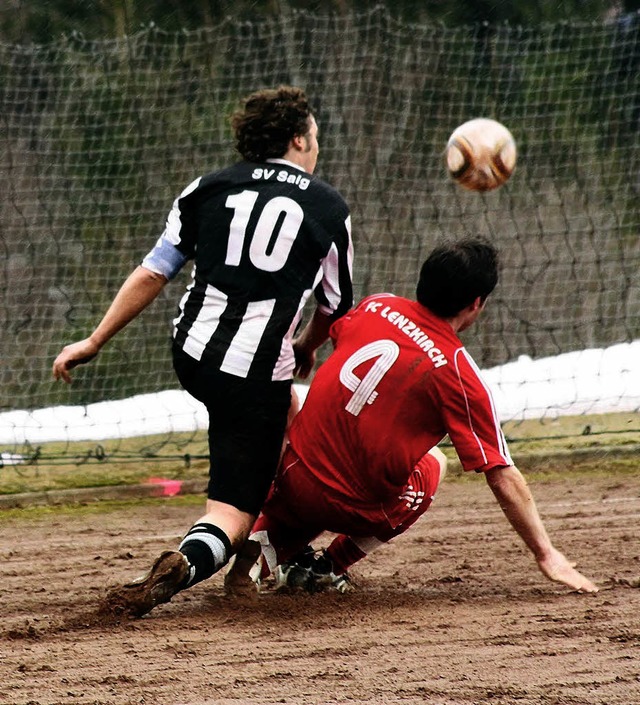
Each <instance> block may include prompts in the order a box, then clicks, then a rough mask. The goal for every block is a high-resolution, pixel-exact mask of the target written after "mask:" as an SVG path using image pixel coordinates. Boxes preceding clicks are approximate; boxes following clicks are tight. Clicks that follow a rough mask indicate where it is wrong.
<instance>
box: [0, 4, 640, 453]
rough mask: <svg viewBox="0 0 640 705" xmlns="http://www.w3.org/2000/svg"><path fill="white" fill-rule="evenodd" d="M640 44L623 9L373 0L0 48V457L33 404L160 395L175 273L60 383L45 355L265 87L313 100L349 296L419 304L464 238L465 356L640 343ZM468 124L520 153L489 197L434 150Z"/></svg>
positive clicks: (536, 355)
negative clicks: (417, 19)
mask: <svg viewBox="0 0 640 705" xmlns="http://www.w3.org/2000/svg"><path fill="white" fill-rule="evenodd" d="M639 37H640V17H639V16H638V15H635V14H633V15H627V16H624V17H621V18H619V19H617V20H615V21H611V22H605V23H600V24H597V25H596V24H585V23H562V24H558V25H543V26H540V27H531V28H524V27H513V26H508V25H499V26H498V25H496V26H494V25H490V24H482V25H476V26H469V27H459V28H451V27H445V26H441V25H437V26H436V25H434V26H430V25H407V24H402V23H401V22H399V21H398V20H396V19H393V18H392V17H391V16H390V15H389V14H388V13H387V12H386V11H385V10H384V9H382V8H378V9H376V10H373V11H370V12H367V13H363V14H351V15H340V16H338V15H317V14H313V15H312V14H308V13H305V12H289V13H287V14H283V15H281V16H279V17H274V18H271V19H268V20H261V21H260V22H259V23H258V22H256V23H251V22H238V21H231V20H228V21H226V22H224V23H222V24H220V25H219V26H217V27H215V28H209V29H206V30H201V31H194V32H175V33H165V32H161V31H159V30H157V29H153V28H152V29H148V30H144V31H142V32H140V33H139V34H136V35H133V36H129V37H126V38H124V39H122V40H117V41H86V40H84V39H83V38H82V37H79V36H69V37H67V38H65V39H64V40H61V41H57V42H55V43H52V44H50V45H46V46H16V45H0V67H1V68H0V106H1V110H0V116H1V117H0V120H1V121H2V130H1V134H0V140H1V144H2V151H1V154H0V174H1V176H2V183H3V195H2V198H1V199H0V219H1V230H0V248H1V251H2V262H1V264H0V272H1V273H0V325H1V326H2V331H3V333H2V335H1V336H0V354H1V355H2V360H3V365H2V369H1V371H0V379H1V385H2V397H1V401H0V404H1V406H2V411H4V412H5V413H4V414H3V415H2V417H1V418H0V428H3V429H4V431H5V432H6V431H7V429H9V432H8V433H5V435H4V436H3V437H2V438H1V439H0V450H4V451H5V452H6V453H13V452H17V451H20V450H21V449H22V450H24V447H25V444H27V445H29V444H32V443H33V442H34V441H33V437H34V436H33V434H32V435H31V437H29V433H26V432H24V429H25V428H28V429H32V430H35V429H38V428H40V429H41V428H42V424H43V423H45V422H44V421H38V420H37V419H38V418H39V417H38V413H37V412H36V411H35V410H39V409H49V408H50V407H56V406H64V407H67V406H69V407H74V408H75V407H77V406H79V407H80V408H81V409H83V412H82V413H83V418H85V419H86V418H87V417H88V412H87V409H88V406H87V405H91V404H95V403H98V402H105V401H108V400H118V399H126V398H131V397H134V396H136V395H145V394H149V393H157V392H160V391H162V390H172V389H176V388H177V382H176V381H175V379H174V376H173V373H172V370H171V362H170V355H169V350H170V347H169V338H170V332H171V320H172V318H173V316H174V315H175V310H176V303H177V300H178V298H179V296H180V295H181V292H182V289H183V288H184V286H185V283H186V277H187V276H188V273H187V272H185V273H184V276H183V275H181V276H180V277H178V279H177V280H176V281H175V282H172V283H171V284H170V285H169V286H168V287H167V288H166V289H165V291H164V292H163V293H162V295H161V296H160V298H159V299H158V300H157V301H155V302H154V303H153V304H152V306H151V308H150V309H149V310H148V311H146V312H145V313H144V314H143V315H141V316H140V317H139V318H138V319H137V320H135V321H134V322H133V323H132V324H130V326H129V327H128V328H127V329H125V330H124V331H123V332H122V333H121V334H120V335H119V336H117V337H116V338H115V339H114V340H113V341H112V342H111V343H110V344H109V345H108V346H107V347H106V348H105V349H104V351H103V352H102V353H101V355H100V357H99V358H98V359H97V360H96V361H94V362H93V363H92V364H91V365H88V366H85V367H83V368H79V369H78V370H77V371H76V374H75V382H74V384H73V385H72V386H71V387H67V386H65V385H62V384H55V383H53V381H52V380H51V363H52V360H53V358H54V357H55V355H56V354H57V353H58V351H59V350H60V348H61V347H62V345H63V344H65V343H68V342H71V341H73V340H77V339H79V338H82V337H84V336H86V335H87V334H88V333H89V332H90V331H91V330H92V329H93V327H94V326H95V324H96V323H97V321H98V320H99V318H100V317H101V316H102V314H103V312H104V311H105V310H106V307H107V306H108V304H109V303H110V301H111V299H112V297H113V295H114V294H115V292H116V291H117V289H118V288H119V286H120V284H121V282H122V281H123V279H124V278H125V277H126V276H127V275H128V273H129V272H130V271H131V270H132V269H133V267H135V265H136V264H138V263H139V262H140V260H141V258H142V256H143V255H144V254H145V253H146V252H147V251H148V250H149V249H150V247H151V246H152V245H153V243H154V242H155V240H156V239H157V236H158V234H159V233H160V232H161V231H162V229H163V226H164V219H165V217H166V214H167V212H168V209H169V207H170V204H171V202H172V201H173V199H174V198H175V196H176V195H177V193H179V192H180V191H181V190H182V188H183V187H184V186H185V185H186V184H188V183H190V182H191V181H192V180H193V178H195V177H196V176H197V175H199V174H201V173H205V172H208V171H211V170H213V169H216V168H220V167H222V166H225V165H227V164H228V163H230V162H232V161H234V160H235V159H236V155H235V154H234V153H233V149H232V140H231V133H230V129H229V126H228V120H227V117H228V115H229V113H230V111H231V110H232V109H233V108H234V107H235V106H236V105H237V102H238V100H239V98H240V97H241V96H243V95H245V94H247V93H249V92H251V91H253V90H255V89H256V88H258V87H263V86H273V85H276V84H278V83H288V84H295V85H301V86H304V87H305V89H306V90H307V92H308V94H309V95H310V96H311V97H312V99H313V102H314V108H315V113H316V116H317V119H318V123H319V125H320V130H321V136H320V140H321V155H320V161H319V165H318V171H317V173H318V174H319V175H320V176H321V177H323V178H326V179H327V180H328V181H329V182H330V183H332V184H333V185H334V186H336V187H337V188H338V189H339V190H340V191H341V192H342V193H343V195H344V196H345V198H346V199H347V201H348V202H349V204H350V206H351V209H352V219H353V228H354V241H355V247H356V264H355V272H354V276H355V289H356V296H357V297H358V298H359V297H361V296H364V295H366V294H368V293H372V292H374V291H393V292H394V293H397V294H401V295H407V296H412V295H413V292H414V286H415V281H416V277H417V272H418V270H419V266H420V264H421V262H422V260H423V258H424V256H425V255H426V254H427V253H428V251H429V250H430V249H431V248H432V247H433V246H434V244H436V243H437V242H439V241H440V240H441V239H443V238H450V237H457V236H461V235H468V234H478V233H480V234H483V235H486V236H487V237H489V238H490V239H491V240H492V241H493V242H494V243H495V244H496V245H497V246H498V247H499V249H500V250H501V253H502V260H503V271H502V277H501V283H500V286H499V289H498V290H497V291H496V293H495V294H494V296H493V297H492V299H491V305H490V306H489V307H488V308H487V310H486V312H485V314H484V318H483V319H482V323H481V324H480V325H478V326H477V327H475V328H474V329H473V333H472V334H471V335H468V336H467V337H466V338H465V344H466V345H467V347H468V349H469V350H470V352H471V353H472V355H474V357H475V358H476V360H477V362H478V363H479V365H480V366H481V367H483V368H485V369H487V368H494V367H496V366H500V365H504V364H505V363H508V362H510V361H513V360H517V359H518V358H521V357H522V356H528V357H530V358H532V359H542V358H547V357H550V356H557V355H561V354H566V353H571V352H575V351H588V350H591V349H604V348H608V347H610V346H613V345H616V344H622V343H625V344H629V343H632V342H633V341H636V340H637V339H638V338H640V332H639V331H640V324H639V318H640V317H639V311H640V283H639V278H638V271H639V268H640V238H639V237H638V234H639V232H640V227H639V226H640V223H639V221H640V211H639V210H638V208H637V203H638V198H639V191H640V150H639V141H640V82H639V81H638V75H639V74H640V43H639ZM479 116H485V117H493V118H495V119H498V120H500V121H501V122H503V123H504V124H506V125H507V126H508V127H509V128H510V130H511V131H512V133H513V134H514V137H515V139H516V142H517V144H518V149H519V160H518V166H517V170H516V173H515V175H514V177H513V178H512V179H511V180H510V182H509V183H508V184H507V185H506V186H504V187H503V188H500V189H498V190H497V191H494V192H489V193H486V194H479V193H471V192H466V191H464V190H462V189H461V188H460V187H458V186H456V185H455V184H454V183H453V182H452V181H451V180H450V179H448V178H447V176H446V174H445V171H444V166H443V149H444V146H445V144H446V141H447V137H448V135H449V133H450V132H451V131H452V130H453V128H454V127H455V126H457V125H458V124H460V123H462V122H464V121H465V120H467V119H469V118H471V117H479ZM623 367H624V365H623ZM627 367H628V365H627ZM601 372H602V373H604V372H606V370H604V369H603V370H602V371H601ZM627 372H629V374H630V375H633V378H632V377H628V378H625V379H626V380H627V381H629V380H631V379H632V381H636V383H637V376H638V372H637V367H636V368H635V369H632V370H627ZM598 373H600V371H598ZM628 387H629V384H627V383H626V382H625V384H623V389H622V390H620V388H619V385H617V386H616V385H614V388H613V389H612V388H611V387H609V388H607V385H603V389H602V392H601V394H602V395H603V398H609V402H610V403H609V405H608V408H610V409H611V410H616V408H620V409H623V408H624V409H625V410H626V409H629V408H630V409H632V410H636V411H637V409H638V404H639V403H640V401H639V399H638V395H637V384H636V396H635V397H633V391H630V390H629V388H628ZM625 394H626V395H627V396H629V394H631V402H629V400H628V399H627V401H626V406H624V407H623V406H619V407H616V404H617V403H619V402H620V399H621V398H622V397H624V396H625ZM599 401H602V399H600V400H599ZM585 410H586V411H589V408H586V409H585ZM17 411H20V412H21V415H20V416H16V415H15V413H14V412H17ZM534 411H535V414H538V415H540V416H544V415H545V407H544V404H543V403H542V404H541V403H540V402H537V403H536V404H535V405H532V407H531V409H529V411H528V412H527V411H525V412H524V413H527V414H528V415H532V413H534ZM6 412H11V413H9V414H7V413H6ZM140 413H142V412H140ZM181 413H184V414H187V415H188V414H189V413H191V414H194V415H195V414H196V413H198V412H197V411H193V410H192V411H184V412H181ZM517 413H523V412H522V411H521V410H520V411H518V412H517ZM12 414H13V415H12ZM168 414H169V415H170V414H171V411H170V410H169V412H168ZM70 423H71V425H73V422H70ZM96 423H98V422H96ZM171 423H173V422H170V424H171ZM127 425H128V422H127V421H123V422H122V423H121V424H120V426H121V427H122V431H121V433H122V434H123V435H126V434H125V431H126V426H127ZM174 425H175V428H176V429H182V428H183V426H184V424H182V422H181V421H176V422H175V424H174ZM11 432H13V437H11ZM163 442H164V441H163ZM61 452H64V450H62V451H61Z"/></svg>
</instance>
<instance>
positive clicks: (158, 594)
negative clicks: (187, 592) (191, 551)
mask: <svg viewBox="0 0 640 705" xmlns="http://www.w3.org/2000/svg"><path fill="white" fill-rule="evenodd" d="M188 572H189V568H188V566H187V561H186V559H185V557H184V555H183V554H182V553H180V552H179V551H165V552H164V553H163V554H161V555H160V556H159V557H158V558H157V560H156V562H155V563H154V564H153V566H152V567H151V570H150V571H149V572H148V573H147V574H146V575H144V576H142V577H141V578H139V579H138V580H134V581H133V582H131V583H128V584H127V585H123V586H121V587H117V588H114V589H112V590H111V591H110V592H109V593H108V595H107V597H106V599H105V601H104V606H105V608H106V609H107V610H108V611H109V612H111V613H112V614H114V615H117V616H126V617H142V616H143V615H145V614H147V613H148V612H151V610H152V609H153V608H154V607H156V606H157V605H160V604H163V603H165V602H169V601H170V600H171V598H172V597H173V596H174V595H175V594H176V593H177V592H178V590H179V586H180V585H181V583H182V582H183V581H184V579H185V578H186V577H187V574H188Z"/></svg>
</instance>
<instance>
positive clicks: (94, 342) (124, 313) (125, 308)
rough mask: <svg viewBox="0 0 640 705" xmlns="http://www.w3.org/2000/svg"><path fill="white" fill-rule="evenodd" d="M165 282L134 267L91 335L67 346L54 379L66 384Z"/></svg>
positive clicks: (57, 360)
mask: <svg viewBox="0 0 640 705" xmlns="http://www.w3.org/2000/svg"><path fill="white" fill-rule="evenodd" d="M166 283H167V279H166V278H165V277H164V276H162V275H161V274H156V273H155V272H152V271H150V270H148V269H146V268H145V267H137V268H136V269H135V270H134V271H133V272H132V273H131V275H130V276H129V277H128V278H127V280H126V281H125V282H124V284H123V285H122V287H121V288H120V291H118V293H117V294H116V297H115V298H114V300H113V302H112V303H111V306H110V307H109V309H108V311H107V313H106V314H105V316H104V318H103V319H102V321H100V323H99V324H98V326H97V328H96V329H95V330H94V331H93V333H92V334H91V335H90V336H89V337H88V338H85V339H84V340H80V341H78V342H76V343H72V344H71V345H66V346H65V347H64V348H63V349H62V352H61V353H60V354H59V355H58V357H57V358H56V359H55V361H54V363H53V376H54V378H55V379H57V380H59V379H62V380H63V381H65V382H66V383H67V384H69V383H70V382H71V375H70V374H69V373H70V371H71V370H72V369H73V368H74V367H77V366H78V365H82V364H84V363H86V362H89V361H90V360H93V358H94V357H95V356H96V355H97V354H98V353H99V352H100V350H101V349H102V347H103V346H104V345H105V343H107V342H108V341H109V340H111V338H113V336H114V335H115V334H116V333H117V332H118V331H120V330H122V328H124V327H125V326H126V325H127V323H129V322H130V321H132V320H133V319H134V318H135V317H136V316H137V315H138V314H139V313H140V312H141V311H143V310H144V309H145V308H146V307H147V306H148V305H149V304H150V303H151V302H152V301H153V300H154V299H155V298H156V297H157V296H158V294H159V293H160V292H161V291H162V289H163V288H164V286H165V284H166Z"/></svg>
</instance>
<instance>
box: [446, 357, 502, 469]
mask: <svg viewBox="0 0 640 705" xmlns="http://www.w3.org/2000/svg"><path fill="white" fill-rule="evenodd" d="M437 386H438V393H439V396H440V403H441V409H442V416H443V421H444V425H445V428H446V430H447V433H448V434H449V438H450V439H451V442H452V444H453V446H454V448H455V449H456V452H457V454H458V457H459V458H460V462H461V464H462V467H463V468H464V470H467V471H468V470H476V471H478V472H484V471H486V470H490V469H491V468H494V467H502V466H506V465H513V461H512V459H511V456H510V454H509V449H508V447H507V442H506V440H505V437H504V434H503V433H502V429H501V427H500V421H499V418H498V415H497V413H496V409H495V405H494V402H493V397H492V395H491V391H490V389H489V388H488V387H487V386H486V384H485V383H484V381H483V380H482V376H481V373H480V370H479V369H478V367H477V365H476V363H475V362H474V360H473V359H472V358H471V356H470V355H469V354H468V353H467V351H466V350H465V349H464V348H459V349H458V350H456V352H455V354H454V359H453V364H452V365H451V366H450V367H449V368H448V369H447V371H446V373H444V374H442V375H440V381H439V383H438V385H437Z"/></svg>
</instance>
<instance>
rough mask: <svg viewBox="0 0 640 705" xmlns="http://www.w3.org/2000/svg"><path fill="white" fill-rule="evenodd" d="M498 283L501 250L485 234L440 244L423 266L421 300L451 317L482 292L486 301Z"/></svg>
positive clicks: (420, 286)
mask: <svg viewBox="0 0 640 705" xmlns="http://www.w3.org/2000/svg"><path fill="white" fill-rule="evenodd" d="M497 283H498V252H497V250H496V248H495V247H494V246H493V245H492V244H491V243H490V242H488V241H487V240H484V239H483V238H468V239H465V240H460V241H458V242H454V243H445V244H442V245H438V247H436V248H435V249H434V250H433V252H432V253H431V254H430V255H429V257H428V258H427V259H426V261H425V262H424V264H423V265H422V268H421V270H420V279H419V280H418V287H417V289H416V297H417V299H418V302H419V303H421V304H422V305H423V306H426V307H427V308H428V309H429V310H430V311H432V312H433V313H435V314H436V316H440V317H441V318H451V317H453V316H455V315H456V314H458V313H460V311H462V309H463V308H466V307H467V306H468V305H469V304H471V303H473V302H474V301H475V300H476V298H477V297H478V296H479V297H480V298H481V299H482V301H483V302H484V301H485V299H486V298H487V296H489V294H490V293H491V292H492V291H493V290H494V289H495V287H496V284H497Z"/></svg>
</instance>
